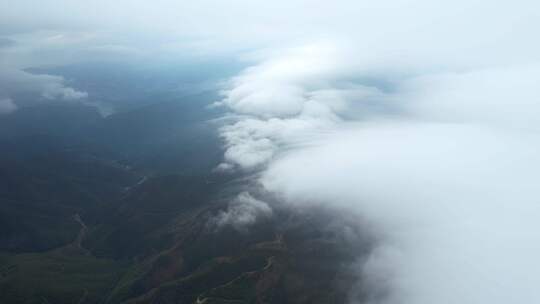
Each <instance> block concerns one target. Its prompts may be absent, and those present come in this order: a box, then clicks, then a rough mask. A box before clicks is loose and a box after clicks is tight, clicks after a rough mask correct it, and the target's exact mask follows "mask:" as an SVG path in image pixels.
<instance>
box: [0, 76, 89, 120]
mask: <svg viewBox="0 0 540 304" xmlns="http://www.w3.org/2000/svg"><path fill="white" fill-rule="evenodd" d="M0 83H2V87H1V88H0V96H3V98H4V99H5V100H9V101H10V102H11V103H12V104H14V105H15V104H16V102H17V98H18V97H19V96H23V95H24V96H28V95H31V96H34V98H32V100H39V99H42V100H59V101H64V102H73V101H79V100H81V99H85V98H87V97H88V94H87V93H86V92H81V91H78V90H76V89H74V88H71V87H69V86H66V85H65V80H64V79H63V78H62V77H60V76H53V75H45V74H39V75H38V74H32V73H28V72H25V71H22V70H18V69H9V68H6V69H3V70H2V71H0ZM23 99H25V101H24V102H25V103H28V101H26V100H27V98H23ZM16 108H17V107H15V108H13V110H15V109H16Z"/></svg>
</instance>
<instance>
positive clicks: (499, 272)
mask: <svg viewBox="0 0 540 304" xmlns="http://www.w3.org/2000/svg"><path fill="white" fill-rule="evenodd" d="M413 38H414V37H413ZM503 38H504V37H503ZM505 41H506V40H504V39H502V40H501V41H500V43H501V45H502V44H504V43H505ZM533 43H534V42H533ZM331 45H332V46H336V49H335V50H332V47H330V48H329V47H327V46H326V45H324V44H323V45H322V46H319V45H318V44H315V45H312V46H308V47H304V48H295V49H292V50H289V51H287V50H286V51H283V52H279V54H278V55H275V54H271V55H270V57H269V59H265V60H263V61H262V62H261V63H260V64H258V65H256V66H254V67H252V68H249V69H247V70H246V71H245V72H244V73H243V74H241V75H239V76H238V77H237V78H235V79H233V80H232V81H231V83H230V86H231V87H230V89H229V90H226V91H225V92H224V94H225V97H224V100H223V102H222V103H223V104H225V105H227V106H228V107H229V108H230V109H231V110H232V111H234V112H236V113H237V114H239V116H238V120H237V121H236V122H234V123H232V124H229V125H226V126H224V127H223V128H222V129H221V133H222V136H223V138H224V140H225V147H226V152H225V162H226V164H228V166H236V167H237V168H243V169H248V170H253V169H254V168H258V169H260V170H262V173H261V177H260V178H259V179H258V181H259V182H260V183H261V184H262V185H263V187H264V188H265V190H266V191H269V192H271V193H275V194H276V195H278V196H279V197H281V198H283V199H284V200H285V201H287V202H289V203H291V204H294V205H296V206H297V207H298V208H306V207H309V206H310V205H311V204H320V203H324V204H328V205H333V206H336V207H339V208H346V209H348V210H350V212H351V213H356V214H358V216H359V218H362V219H363V220H366V221H368V222H369V224H371V225H372V226H373V227H374V228H375V230H376V231H378V233H379V237H380V240H381V241H380V244H379V247H378V248H377V249H375V250H374V251H373V254H372V256H371V257H370V259H369V260H368V261H367V262H366V263H365V264H363V265H360V267H359V269H360V270H359V271H360V272H361V273H362V275H363V277H364V280H365V281H364V284H367V286H369V287H371V288H372V292H373V297H372V302H373V303H385V304H386V303H387V304H429V303H440V304H446V303H448V304H452V303H464V304H477V303H493V304H498V303H501V304H502V303H535V302H538V301H540V292H539V291H538V288H537V286H538V284H539V283H540V276H539V275H538V274H537V272H538V271H537V270H538V269H540V262H539V261H538V259H537V257H538V256H539V255H540V232H539V231H540V225H539V224H538V221H537V219H538V218H540V204H539V200H538V197H540V193H539V190H538V189H539V188H538V185H537V184H538V181H540V133H539V131H540V120H538V119H537V118H538V117H540V91H539V90H538V88H537V84H538V83H540V64H539V63H540V57H539V58H534V60H533V59H531V58H529V61H526V62H513V63H512V64H509V62H510V61H512V60H510V58H509V57H506V56H503V55H505V53H506V51H504V52H502V53H499V55H500V56H501V58H500V62H499V63H498V64H489V65H487V64H486V61H484V60H479V61H478V62H476V64H472V65H471V66H469V67H468V68H466V69H464V68H463V66H462V65H461V64H458V65H455V66H448V67H444V68H440V67H434V68H433V69H426V68H425V67H424V66H423V65H424V64H425V62H418V65H417V68H412V69H409V67H410V66H411V65H412V66H414V64H415V62H414V61H411V62H409V63H408V64H407V65H405V66H396V67H395V68H393V69H392V70H391V71H389V70H388V66H387V65H386V64H384V63H383V64H382V65H381V66H380V68H379V69H377V67H376V66H374V65H372V64H368V67H369V68H366V65H365V62H364V61H363V58H360V60H357V57H355V56H354V55H353V54H356V52H357V50H358V47H357V46H354V45H345V46H344V49H340V47H342V46H339V44H331ZM501 47H503V48H504V47H507V46H501ZM521 47H522V46H520V45H516V46H515V48H516V49H514V50H513V51H515V52H518V51H519V49H520V48H521ZM329 49H330V50H332V51H330V52H329V51H328V50H329ZM486 50H487V49H484V48H483V47H481V48H477V49H471V50H470V51H471V53H470V54H471V57H476V56H477V55H479V54H480V53H481V52H483V51H486ZM343 56H345V57H343ZM385 56H386V55H385ZM360 57H362V56H360ZM389 59H392V58H389ZM381 62H382V61H381ZM318 63H320V65H319V64H318ZM441 63H446V62H445V61H444V60H442V61H441ZM400 69H401V72H400ZM366 71H367V72H366ZM411 71H413V72H412V73H411ZM369 75H373V78H372V79H369V78H367V77H366V76H369ZM366 282H367V283H366Z"/></svg>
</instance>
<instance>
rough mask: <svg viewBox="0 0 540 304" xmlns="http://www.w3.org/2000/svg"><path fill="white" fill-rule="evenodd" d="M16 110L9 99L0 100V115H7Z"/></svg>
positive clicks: (15, 106)
mask: <svg viewBox="0 0 540 304" xmlns="http://www.w3.org/2000/svg"><path fill="white" fill-rule="evenodd" d="M16 110H17V105H16V104H15V103H13V100H11V99H9V98H0V114H9V113H11V112H14V111H16Z"/></svg>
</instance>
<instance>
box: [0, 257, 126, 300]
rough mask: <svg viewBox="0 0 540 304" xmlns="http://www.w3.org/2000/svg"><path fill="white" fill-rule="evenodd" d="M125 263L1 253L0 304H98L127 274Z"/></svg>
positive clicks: (89, 258)
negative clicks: (122, 276)
mask: <svg viewBox="0 0 540 304" xmlns="http://www.w3.org/2000/svg"><path fill="white" fill-rule="evenodd" d="M126 269H127V267H126V265H125V263H120V262H117V261H113V260H109V259H97V258H94V257H91V256H85V255H70V254H68V253H66V252H63V250H55V251H50V252H46V253H26V254H7V253H2V254H0V303H11V304H19V303H20V304H33V303H36V304H37V303H55V304H63V303H66V304H67V303H70V304H71V303H79V302H80V303H99V302H101V301H102V300H104V299H105V297H106V295H107V293H106V291H107V290H109V289H110V288H111V286H114V285H115V284H116V282H117V281H118V280H119V278H120V277H121V275H122V274H123V273H124V272H125V271H126Z"/></svg>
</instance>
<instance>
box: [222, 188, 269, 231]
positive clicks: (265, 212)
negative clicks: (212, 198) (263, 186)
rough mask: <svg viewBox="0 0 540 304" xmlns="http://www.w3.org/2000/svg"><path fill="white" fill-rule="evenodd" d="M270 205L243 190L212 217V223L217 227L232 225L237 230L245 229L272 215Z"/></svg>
mask: <svg viewBox="0 0 540 304" xmlns="http://www.w3.org/2000/svg"><path fill="white" fill-rule="evenodd" d="M272 213H273V212H272V209H271V208H270V206H269V205H268V204H267V203H265V202H263V201H261V200H258V199H256V198H254V197H253V196H251V194H249V193H248V192H241V193H240V194H238V196H237V197H236V198H235V199H233V200H232V201H231V202H230V203H229V206H228V208H227V210H225V211H221V212H220V213H219V214H218V215H217V216H216V217H214V218H213V219H212V224H213V225H215V226H216V227H218V228H219V227H223V226H229V225H230V226H232V227H234V228H235V229H237V230H243V229H246V228H247V227H249V226H250V225H252V224H254V223H255V222H256V221H257V220H260V219H261V218H268V217H270V216H272Z"/></svg>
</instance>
